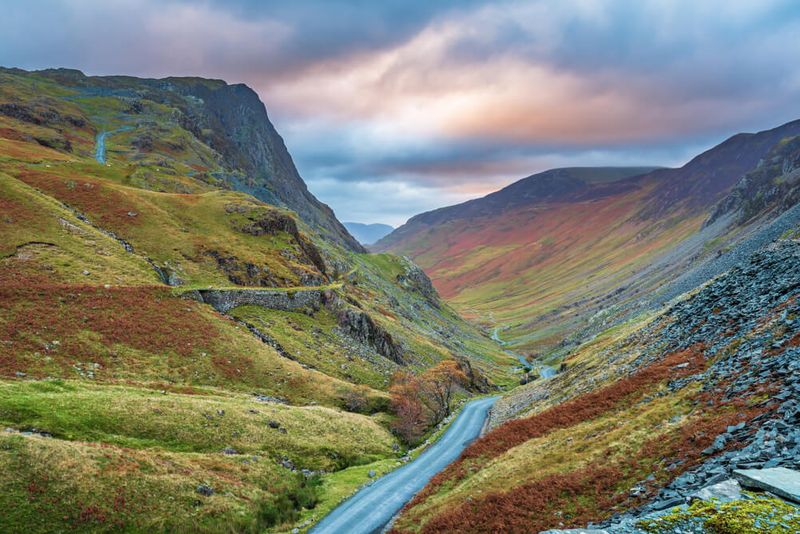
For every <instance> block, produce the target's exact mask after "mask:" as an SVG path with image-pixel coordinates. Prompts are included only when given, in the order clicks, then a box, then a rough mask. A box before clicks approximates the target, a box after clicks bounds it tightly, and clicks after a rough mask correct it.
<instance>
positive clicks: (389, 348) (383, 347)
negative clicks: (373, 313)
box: [339, 308, 405, 365]
mask: <svg viewBox="0 0 800 534" xmlns="http://www.w3.org/2000/svg"><path fill="white" fill-rule="evenodd" d="M339 327H340V328H342V330H344V331H345V332H346V333H347V334H348V335H349V336H350V337H352V338H354V339H356V340H357V341H360V342H362V343H365V344H367V345H369V346H371V347H373V348H374V349H375V350H376V351H377V352H378V354H380V355H381V356H384V357H386V358H389V359H390V360H392V361H393V362H395V363H399V364H400V365H405V361H404V360H403V350H402V348H401V347H400V346H399V345H398V344H397V343H396V342H395V340H394V339H393V338H392V335H391V334H390V333H389V332H387V331H386V330H384V329H383V328H381V327H380V326H379V325H378V324H376V323H375V321H373V320H372V317H370V316H369V315H368V314H367V313H365V312H363V311H361V310H357V309H355V308H345V309H342V310H340V311H339Z"/></svg>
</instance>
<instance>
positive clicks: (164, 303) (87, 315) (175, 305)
mask: <svg viewBox="0 0 800 534" xmlns="http://www.w3.org/2000/svg"><path fill="white" fill-rule="evenodd" d="M0 301H1V302H2V303H3V305H2V307H3V313H4V314H6V316H7V317H8V318H9V319H10V320H7V321H0V339H3V340H4V343H5V348H6V350H8V351H9V352H14V353H17V354H20V353H33V352H41V353H52V354H51V356H53V357H57V358H58V359H59V360H63V361H64V362H65V364H68V363H69V362H70V361H71V360H72V358H79V359H82V360H84V361H86V360H89V361H96V362H104V361H105V360H106V359H107V358H108V354H109V350H108V347H113V346H115V345H126V346H128V347H132V348H134V349H139V350H144V351H147V352H150V353H169V352H174V353H176V354H178V355H181V356H187V355H190V354H192V353H193V352H195V351H197V350H199V349H201V348H206V347H208V346H209V345H210V344H211V343H213V341H214V340H215V339H216V337H217V336H218V332H217V329H216V327H215V326H214V325H213V324H211V323H210V322H209V321H207V320H205V318H204V316H203V315H202V314H200V313H198V306H199V305H198V304H197V303H195V302H192V301H187V300H183V299H178V298H174V297H172V296H171V295H170V293H169V291H168V290H165V289H164V288H160V287H112V288H103V287H96V286H61V285H40V286H25V285H20V284H15V285H3V286H0ZM81 333H83V334H81ZM93 339H97V340H98V341H99V343H97V342H93ZM14 361H15V360H14V359H13V358H9V361H8V362H6V363H8V364H9V365H3V366H2V367H0V375H6V376H10V375H13V374H14V371H15V370H16V368H15V367H14V366H13V365H11V364H12V363H13V362H14Z"/></svg>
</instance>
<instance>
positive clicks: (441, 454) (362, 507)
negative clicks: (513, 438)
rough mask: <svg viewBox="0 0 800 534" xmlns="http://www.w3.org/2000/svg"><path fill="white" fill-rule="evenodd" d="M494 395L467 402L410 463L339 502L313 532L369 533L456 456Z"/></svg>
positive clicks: (480, 424)
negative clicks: (444, 429)
mask: <svg viewBox="0 0 800 534" xmlns="http://www.w3.org/2000/svg"><path fill="white" fill-rule="evenodd" d="M496 400H497V397H489V398H485V399H478V400H474V401H471V402H469V403H467V405H466V406H464V409H463V410H462V411H461V413H460V414H459V415H458V417H457V418H456V420H455V421H453V422H452V423H451V424H450V427H449V428H448V429H447V431H446V432H445V433H444V436H442V437H441V439H439V441H437V442H436V443H434V444H433V445H431V446H430V447H429V448H428V449H427V450H426V451H425V452H423V453H422V454H420V455H419V457H417V459H416V460H414V461H413V462H410V463H407V464H406V465H404V466H403V467H400V468H399V469H397V470H395V471H392V472H391V473H389V474H388V475H386V476H384V477H381V478H379V479H378V480H376V481H375V482H374V483H373V484H371V485H369V486H366V487H364V488H362V489H361V490H360V491H359V492H358V493H356V494H355V495H353V496H352V497H351V498H349V499H348V500H346V501H345V502H344V503H342V504H341V505H339V507H338V508H336V509H334V510H333V511H332V512H331V513H330V514H328V515H327V516H325V517H324V518H323V519H322V521H320V522H319V523H318V524H317V525H316V526H315V527H314V528H312V529H311V530H310V532H311V533H313V534H341V533H345V532H346V533H348V534H371V533H373V532H379V531H380V530H381V529H382V528H383V527H384V526H386V524H387V523H388V522H389V521H390V520H391V519H392V517H394V516H395V514H397V512H399V511H400V509H401V508H402V507H403V505H405V504H406V503H407V502H408V501H410V500H411V498H412V497H413V496H414V495H415V494H416V493H417V492H418V491H420V490H421V489H422V488H423V487H425V484H427V483H428V481H429V480H430V479H431V478H432V477H433V476H434V475H435V474H436V473H438V472H439V471H441V470H442V469H444V468H445V467H447V465H448V464H450V463H451V462H452V461H453V460H455V459H456V458H458V455H459V454H461V451H462V450H464V448H465V447H466V446H467V445H469V443H470V442H471V441H472V440H474V439H475V438H476V437H478V435H479V434H480V431H481V428H483V423H484V422H485V421H486V416H487V415H488V412H489V408H491V406H492V405H493V404H494V402H495V401H496Z"/></svg>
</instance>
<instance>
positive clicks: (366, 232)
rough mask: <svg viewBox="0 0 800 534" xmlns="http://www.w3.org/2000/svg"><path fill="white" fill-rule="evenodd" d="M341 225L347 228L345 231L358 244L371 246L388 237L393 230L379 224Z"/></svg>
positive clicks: (386, 225)
mask: <svg viewBox="0 0 800 534" xmlns="http://www.w3.org/2000/svg"><path fill="white" fill-rule="evenodd" d="M343 224H344V226H345V228H347V230H348V231H349V232H350V233H351V234H353V236H354V237H355V238H356V239H358V242H359V243H361V244H362V245H371V244H373V243H375V242H377V241H378V240H380V239H381V238H383V237H385V236H387V235H389V234H390V233H391V232H392V230H394V228H393V227H391V226H389V225H388V224H380V223H373V224H364V223H357V222H345V223H343Z"/></svg>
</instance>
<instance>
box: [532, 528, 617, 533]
mask: <svg viewBox="0 0 800 534" xmlns="http://www.w3.org/2000/svg"><path fill="white" fill-rule="evenodd" d="M539 534H608V531H607V530H598V529H596V528H570V529H567V530H558V529H554V530H544V531H542V532H540V533H539Z"/></svg>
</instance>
